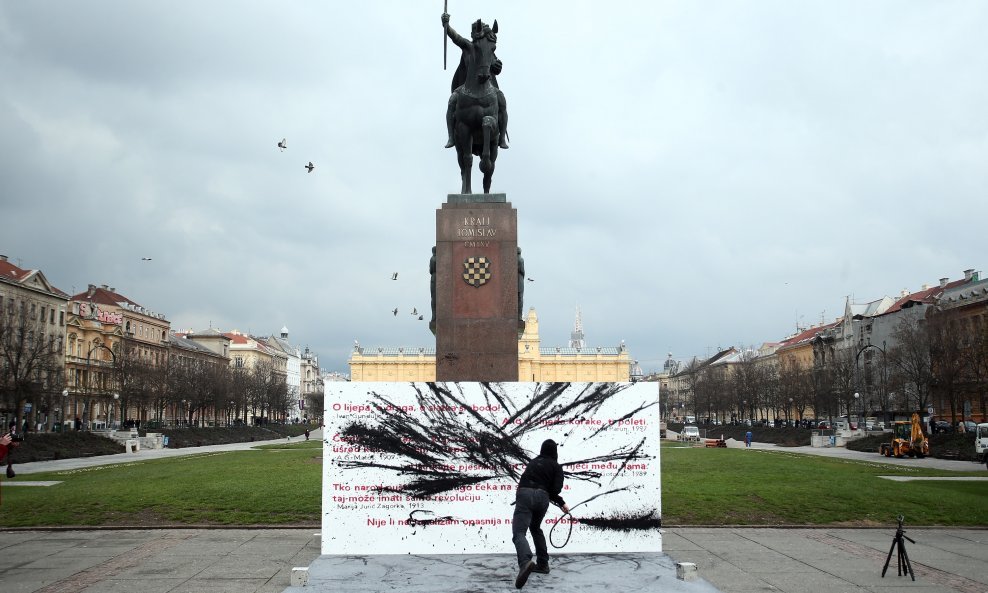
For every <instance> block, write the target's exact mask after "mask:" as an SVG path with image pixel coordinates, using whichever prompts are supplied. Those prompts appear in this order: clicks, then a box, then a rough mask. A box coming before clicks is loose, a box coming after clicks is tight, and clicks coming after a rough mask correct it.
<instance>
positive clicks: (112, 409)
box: [106, 393, 120, 430]
mask: <svg viewBox="0 0 988 593" xmlns="http://www.w3.org/2000/svg"><path fill="white" fill-rule="evenodd" d="M119 399H120V394H119V393H114V394H113V403H111V404H110V422H109V423H108V425H107V427H106V429H107V430H113V418H114V415H115V413H116V411H117V410H116V408H117V401H118V400H119Z"/></svg>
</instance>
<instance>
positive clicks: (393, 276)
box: [391, 272, 398, 280]
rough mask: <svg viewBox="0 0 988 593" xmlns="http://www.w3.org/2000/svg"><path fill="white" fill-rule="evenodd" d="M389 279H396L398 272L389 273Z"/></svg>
mask: <svg viewBox="0 0 988 593" xmlns="http://www.w3.org/2000/svg"><path fill="white" fill-rule="evenodd" d="M391 279H392V280H397V279H398V272H395V273H394V274H391Z"/></svg>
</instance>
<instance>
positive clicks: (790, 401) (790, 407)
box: [787, 397, 793, 426]
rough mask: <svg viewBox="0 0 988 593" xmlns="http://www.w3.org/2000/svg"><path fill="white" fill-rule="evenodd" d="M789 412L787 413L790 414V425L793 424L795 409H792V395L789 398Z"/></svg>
mask: <svg viewBox="0 0 988 593" xmlns="http://www.w3.org/2000/svg"><path fill="white" fill-rule="evenodd" d="M788 412H789V413H788V414H787V416H789V418H788V420H789V426H793V420H792V412H793V409H792V398H791V397H790V398H789V409H788Z"/></svg>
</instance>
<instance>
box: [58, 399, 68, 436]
mask: <svg viewBox="0 0 988 593" xmlns="http://www.w3.org/2000/svg"><path fill="white" fill-rule="evenodd" d="M68 412H69V390H68V389H63V390H62V422H61V424H60V425H59V428H58V432H65V415H66V414H67V413H68Z"/></svg>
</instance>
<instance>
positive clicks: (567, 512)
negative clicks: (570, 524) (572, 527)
mask: <svg viewBox="0 0 988 593" xmlns="http://www.w3.org/2000/svg"><path fill="white" fill-rule="evenodd" d="M563 514H565V515H568V514H569V505H565V504H564V505H563Z"/></svg>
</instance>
